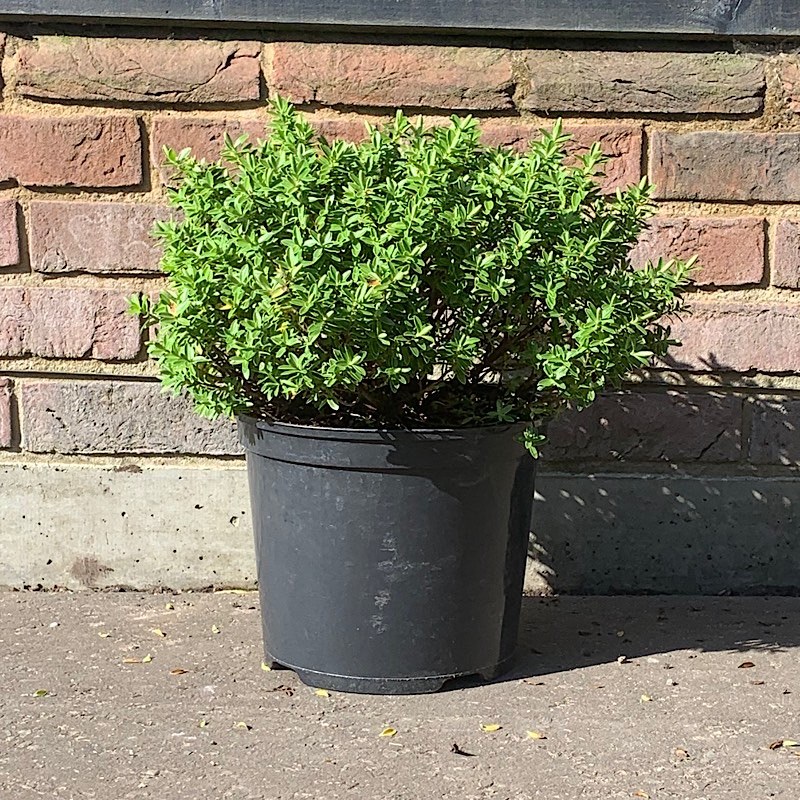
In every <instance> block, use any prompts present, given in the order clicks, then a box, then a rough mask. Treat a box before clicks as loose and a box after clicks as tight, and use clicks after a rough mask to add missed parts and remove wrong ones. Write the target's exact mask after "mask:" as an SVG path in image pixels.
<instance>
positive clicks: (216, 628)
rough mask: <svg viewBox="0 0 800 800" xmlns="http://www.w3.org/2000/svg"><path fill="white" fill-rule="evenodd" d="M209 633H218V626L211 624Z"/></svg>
mask: <svg viewBox="0 0 800 800" xmlns="http://www.w3.org/2000/svg"><path fill="white" fill-rule="evenodd" d="M211 633H219V628H218V627H217V626H216V625H212V626H211Z"/></svg>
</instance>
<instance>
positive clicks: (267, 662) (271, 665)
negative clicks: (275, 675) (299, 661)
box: [263, 653, 291, 670]
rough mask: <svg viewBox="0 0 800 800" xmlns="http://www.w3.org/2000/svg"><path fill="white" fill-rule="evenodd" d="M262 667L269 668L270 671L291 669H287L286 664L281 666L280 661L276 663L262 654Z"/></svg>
mask: <svg viewBox="0 0 800 800" xmlns="http://www.w3.org/2000/svg"><path fill="white" fill-rule="evenodd" d="M263 663H264V666H265V667H269V668H270V669H271V670H272V669H274V670H279V669H280V670H288V669H291V667H287V666H286V664H281V662H280V661H276V660H275V659H274V658H273V657H272V656H271V655H270V654H269V653H265V654H264V662H263Z"/></svg>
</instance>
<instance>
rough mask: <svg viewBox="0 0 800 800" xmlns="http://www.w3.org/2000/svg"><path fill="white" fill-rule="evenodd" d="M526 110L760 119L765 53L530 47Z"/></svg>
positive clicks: (527, 62) (527, 53)
mask: <svg viewBox="0 0 800 800" xmlns="http://www.w3.org/2000/svg"><path fill="white" fill-rule="evenodd" d="M524 57H525V62H526V65H527V71H528V73H529V74H530V83H529V86H528V88H527V90H526V94H525V97H524V99H523V100H522V103H521V105H522V108H525V109H528V110H533V111H546V112H581V113H585V112H589V113H593V114H607V113H625V114H652V113H659V114H717V115H725V114H752V113H756V112H758V111H760V110H761V109H762V108H763V105H764V89H765V79H764V66H763V60H762V59H761V58H759V57H757V56H750V55H734V54H730V53H656V52H636V51H633V52H616V53H615V52H607V51H576V50H570V51H559V50H529V51H527V52H526V53H525V54H524Z"/></svg>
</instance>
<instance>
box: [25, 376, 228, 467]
mask: <svg viewBox="0 0 800 800" xmlns="http://www.w3.org/2000/svg"><path fill="white" fill-rule="evenodd" d="M20 402H21V405H22V419H23V429H22V446H23V448H24V449H26V450H29V451H31V452H34V453H87V454H89V453H92V454H97V453H110V454H111V453H120V454H121V453H197V454H203V455H230V454H238V453H240V452H241V448H240V446H239V444H238V441H237V438H236V431H235V426H234V424H233V423H232V422H230V421H229V420H220V421H217V422H210V421H209V420H206V419H203V418H202V417H199V416H198V415H197V414H195V413H194V410H193V409H192V405H191V403H190V402H189V401H188V400H186V399H184V398H178V397H173V396H172V395H169V394H166V393H165V392H164V391H163V390H162V389H161V386H160V385H159V384H157V383H146V382H144V381H135V382H134V381H130V382H128V381H99V380H87V381H29V382H26V383H24V384H23V386H22V388H21V400H20Z"/></svg>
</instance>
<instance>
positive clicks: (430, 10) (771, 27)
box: [0, 0, 800, 36]
mask: <svg viewBox="0 0 800 800" xmlns="http://www.w3.org/2000/svg"><path fill="white" fill-rule="evenodd" d="M49 17H65V18H71V19H76V20H80V21H83V22H87V21H89V20H91V21H97V22H100V21H120V22H121V21H131V22H135V21H139V22H142V21H148V22H158V23H163V24H174V23H177V22H200V23H205V24H217V25H220V24H223V23H224V24H240V25H241V24H247V25H250V24H259V23H261V24H264V23H269V24H279V25H290V26H291V25H322V26H331V25H342V26H347V27H351V28H359V27H377V28H391V29H393V28H400V29H402V28H423V29H429V30H451V31H527V32H532V33H534V32H551V31H556V32H558V31H561V32H568V33H574V32H580V33H587V34H592V33H594V34H604V33H611V34H613V33H631V34H687V35H689V34H693V35H701V36H702V35H706V36H708V35H711V36H714V35H716V36H798V35H800V0H0V18H2V19H9V20H10V19H14V20H25V19H42V18H49Z"/></svg>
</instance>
